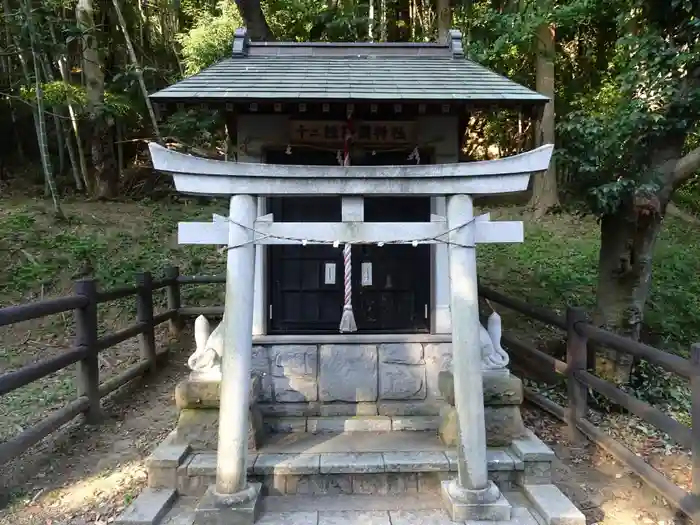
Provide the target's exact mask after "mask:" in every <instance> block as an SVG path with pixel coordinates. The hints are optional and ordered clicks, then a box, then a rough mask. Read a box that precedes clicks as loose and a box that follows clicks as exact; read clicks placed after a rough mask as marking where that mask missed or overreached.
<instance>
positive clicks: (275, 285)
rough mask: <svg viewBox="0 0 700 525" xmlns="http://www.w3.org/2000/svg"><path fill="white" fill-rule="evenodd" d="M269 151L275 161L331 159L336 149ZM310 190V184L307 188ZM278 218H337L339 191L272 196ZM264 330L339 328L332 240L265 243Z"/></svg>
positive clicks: (338, 279)
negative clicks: (321, 194) (325, 242)
mask: <svg viewBox="0 0 700 525" xmlns="http://www.w3.org/2000/svg"><path fill="white" fill-rule="evenodd" d="M294 149H295V152H294V154H292V155H287V154H285V153H284V152H277V153H268V155H267V161H268V162H270V163H274V164H305V165H334V164H337V163H336V161H335V155H334V154H331V153H329V154H325V152H313V151H304V150H302V149H300V148H294ZM309 193H310V194H312V193H313V189H312V188H310V189H309ZM268 212H269V213H272V214H273V219H274V220H275V221H278V222H338V221H340V220H341V199H340V197H279V198H270V199H269V204H268ZM268 250H269V251H268V265H267V267H268V279H269V280H268V301H269V304H268V308H269V312H270V319H269V326H268V332H269V333H271V334H275V333H277V334H280V333H298V334H303V333H328V332H332V333H337V332H338V326H339V324H340V316H341V315H342V310H343V257H342V250H341V249H338V248H333V246H331V245H312V244H309V245H307V246H300V245H273V246H268Z"/></svg>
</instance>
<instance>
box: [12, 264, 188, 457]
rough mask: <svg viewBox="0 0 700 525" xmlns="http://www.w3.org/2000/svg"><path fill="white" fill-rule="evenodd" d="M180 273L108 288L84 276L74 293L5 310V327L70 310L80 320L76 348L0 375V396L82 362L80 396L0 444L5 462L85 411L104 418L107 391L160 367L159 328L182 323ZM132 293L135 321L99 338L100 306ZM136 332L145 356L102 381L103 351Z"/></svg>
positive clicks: (171, 270) (88, 417)
mask: <svg viewBox="0 0 700 525" xmlns="http://www.w3.org/2000/svg"><path fill="white" fill-rule="evenodd" d="M178 277H179V274H178V269H177V268H174V267H173V268H168V269H166V272H165V276H164V278H163V279H161V280H159V281H154V280H153V278H152V276H151V274H150V273H148V272H144V273H140V274H138V275H137V276H136V284H135V285H133V286H124V287H121V288H115V289H113V290H108V291H99V290H98V289H97V282H96V281H95V280H94V279H83V280H80V281H77V282H76V283H75V285H74V293H73V295H71V296H69V297H61V298H58V299H49V300H46V301H41V302H37V303H29V304H23V305H19V306H10V307H7V308H2V309H0V327H3V326H8V325H11V324H15V323H20V322H23V321H29V320H32V319H38V318H41V317H47V316H50V315H55V314H59V313H62V312H70V311H72V312H73V315H74V319H75V337H74V340H73V346H72V348H71V349H69V350H67V351H65V352H63V353H61V354H59V355H57V356H54V357H51V358H48V359H44V360H41V361H38V362H36V363H31V364H28V365H25V366H23V367H22V368H19V369H18V370H13V371H11V372H6V373H4V374H2V375H0V397H2V396H3V395H5V394H7V393H9V392H12V391H13V390H16V389H18V388H21V387H23V386H26V385H29V384H30V383H33V382H34V381H37V380H39V379H41V378H44V377H46V376H48V375H50V374H53V373H56V372H58V371H60V370H62V369H64V368H66V367H68V366H70V365H72V364H74V363H77V364H78V371H77V377H76V380H77V384H78V398H77V399H76V400H75V401H72V402H70V403H68V404H67V405H66V406H64V407H62V408H60V409H58V410H56V411H54V412H53V413H52V414H51V415H49V416H48V417H46V418H45V419H43V420H42V421H41V422H39V423H37V424H36V425H34V426H32V427H30V428H28V429H25V430H23V431H22V432H21V433H20V434H19V435H17V436H15V437H14V438H12V439H10V440H8V441H5V442H3V443H0V465H2V464H3V463H5V462H7V461H9V460H11V459H13V458H15V457H17V456H19V455H20V454H22V453H23V452H25V451H26V450H27V449H28V448H29V447H31V446H32V445H34V444H36V443H37V442H39V441H40V440H41V439H43V438H45V437H46V436H48V435H49V434H51V433H52V432H54V431H56V430H57V429H58V428H59V427H61V426H62V425H65V424H66V423H68V422H70V421H71V420H72V419H74V418H75V417H77V416H79V415H80V414H83V415H84V416H85V420H86V422H88V423H97V422H99V421H100V420H101V419H102V417H103V414H102V406H101V399H102V398H103V397H104V396H106V395H107V394H109V393H111V392H113V391H115V390H116V389H118V388H120V387H122V386H124V385H125V384H126V383H128V382H129V381H132V380H133V379H135V378H137V377H140V376H142V375H144V374H146V373H147V372H153V371H155V369H156V363H157V361H158V359H159V358H160V357H161V356H162V355H163V354H165V353H166V351H162V352H158V351H157V350H156V341H155V327H156V326H158V325H160V324H161V323H164V322H170V328H171V330H172V331H173V332H176V331H177V330H178V329H179V327H180V317H179V315H178V309H179V306H180V288H179V282H178ZM163 288H166V289H167V290H166V293H167V310H166V311H165V312H163V313H160V314H157V315H156V314H154V304H153V292H154V291H156V290H161V289H163ZM132 296H135V298H136V323H135V324H134V325H132V326H129V327H127V328H124V329H123V330H120V331H118V332H114V333H111V334H107V335H103V336H101V337H100V336H99V335H98V318H97V314H98V312H97V309H98V306H99V305H100V304H102V303H106V302H108V301H114V300H117V299H123V298H126V297H132ZM132 337H138V338H139V343H140V347H141V360H140V361H139V362H138V363H136V364H134V365H132V366H131V367H129V368H128V369H127V370H125V371H124V372H122V373H121V374H119V375H117V376H115V377H113V378H111V379H109V380H107V381H105V382H103V383H100V373H99V364H98V363H99V361H98V354H99V353H100V352H102V351H104V350H106V349H108V348H111V347H113V346H115V345H117V344H119V343H121V342H122V341H126V340H127V339H131V338H132Z"/></svg>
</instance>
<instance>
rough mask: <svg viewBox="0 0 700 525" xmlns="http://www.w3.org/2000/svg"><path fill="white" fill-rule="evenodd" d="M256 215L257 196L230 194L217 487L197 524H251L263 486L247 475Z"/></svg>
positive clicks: (212, 489)
mask: <svg viewBox="0 0 700 525" xmlns="http://www.w3.org/2000/svg"><path fill="white" fill-rule="evenodd" d="M256 218H257V200H256V198H255V197H253V196H252V195H234V196H233V197H231V200H230V204H229V220H228V221H227V222H228V224H227V225H226V226H227V229H228V243H227V256H226V299H225V304H224V317H223V322H225V324H224V352H223V355H222V356H221V401H220V405H219V441H218V446H217V459H216V485H213V486H210V487H209V488H208V489H207V492H206V493H205V495H204V496H203V497H202V500H201V501H200V503H199V505H198V506H197V509H196V512H195V524H196V525H238V524H250V523H254V522H255V520H256V519H257V515H258V509H259V507H258V503H259V500H260V489H261V484H260V483H248V482H247V478H246V473H247V465H246V462H247V459H248V408H247V407H248V405H249V399H248V398H249V396H250V370H251V360H252V348H253V288H254V282H255V244H254V242H255V238H254V230H253V228H254V225H255V219H256Z"/></svg>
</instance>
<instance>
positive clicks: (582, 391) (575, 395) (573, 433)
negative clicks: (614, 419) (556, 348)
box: [566, 307, 588, 443]
mask: <svg viewBox="0 0 700 525" xmlns="http://www.w3.org/2000/svg"><path fill="white" fill-rule="evenodd" d="M578 322H587V318H586V312H585V311H584V310H583V309H582V308H574V307H568V308H567V309H566V327H567V329H566V332H567V333H566V375H567V381H566V386H567V393H568V401H569V407H568V409H567V411H566V418H567V424H568V426H569V429H568V431H569V439H570V440H571V441H572V442H574V443H580V442H583V441H584V437H583V435H582V434H581V432H580V431H579V429H578V422H579V421H581V420H583V419H585V418H586V413H587V412H588V387H587V386H586V385H584V384H583V383H581V382H580V381H579V380H578V379H576V377H575V375H574V374H575V372H580V371H583V372H585V371H586V368H587V363H586V361H587V360H588V349H587V346H588V344H587V343H588V340H587V338H586V337H584V336H582V335H581V334H579V333H578V332H577V331H576V326H575V325H576V323H578Z"/></svg>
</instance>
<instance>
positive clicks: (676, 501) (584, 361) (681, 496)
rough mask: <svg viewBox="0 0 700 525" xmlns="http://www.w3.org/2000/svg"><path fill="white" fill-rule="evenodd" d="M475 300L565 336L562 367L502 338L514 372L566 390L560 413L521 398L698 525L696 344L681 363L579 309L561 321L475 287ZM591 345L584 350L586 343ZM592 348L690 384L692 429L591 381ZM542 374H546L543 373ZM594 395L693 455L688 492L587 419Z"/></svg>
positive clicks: (537, 398) (533, 397) (542, 401)
mask: <svg viewBox="0 0 700 525" xmlns="http://www.w3.org/2000/svg"><path fill="white" fill-rule="evenodd" d="M479 295H480V296H482V297H484V298H486V299H488V300H490V301H493V302H495V303H498V304H501V305H502V306H505V307H507V308H509V309H511V310H514V311H516V312H518V313H520V314H522V315H524V316H526V317H529V318H531V319H535V320H537V321H540V322H543V323H545V324H548V325H552V326H555V327H557V328H560V329H562V330H565V331H566V362H565V361H561V360H559V359H556V358H555V357H553V356H551V355H549V354H546V353H544V352H542V351H540V350H537V349H536V348H533V347H531V346H530V345H527V344H525V343H522V342H520V341H517V340H515V339H514V338H513V337H510V336H508V335H504V337H503V344H504V346H505V347H506V349H507V350H508V352H509V354H510V356H511V359H512V360H513V364H514V366H517V367H518V368H520V369H521V370H524V371H527V369H528V368H529V367H528V366H527V365H533V364H535V365H536V367H537V368H534V367H532V368H530V370H537V371H538V374H537V379H538V380H542V379H544V380H545V381H546V382H548V383H550V384H551V383H558V382H560V381H563V382H565V383H566V388H567V404H568V406H567V407H566V408H565V407H562V406H560V405H559V404H557V403H555V402H554V401H552V400H551V399H548V398H546V397H545V396H543V395H542V394H540V393H538V392H535V391H533V390H532V389H529V388H526V389H525V397H526V398H527V399H528V400H529V401H531V402H532V403H534V404H535V405H537V406H539V407H540V408H542V409H543V410H545V411H547V412H549V413H550V414H552V415H554V416H555V417H557V418H559V419H560V420H562V421H564V422H566V423H567V424H568V427H569V431H570V433H571V435H572V438H574V439H577V438H579V437H581V436H582V435H583V436H585V437H587V438H588V439H590V440H591V441H592V442H593V443H595V444H597V445H598V446H600V447H601V448H603V449H604V450H606V451H607V452H608V453H610V454H611V455H612V456H614V457H615V458H617V459H618V460H619V461H620V462H622V463H624V464H625V465H626V466H627V467H628V468H629V469H630V470H632V471H633V472H634V473H635V474H637V475H638V476H639V477H640V478H642V479H643V480H644V481H645V482H646V483H647V484H648V485H650V486H651V487H652V488H654V489H655V490H656V491H657V492H659V493H660V494H661V495H662V496H663V497H664V498H666V500H668V501H669V502H670V503H671V504H672V505H674V506H675V507H676V508H677V509H680V510H681V511H683V512H684V513H685V514H686V515H687V516H688V517H690V518H691V519H692V520H693V521H694V522H695V523H699V524H700V344H695V345H692V347H691V358H690V359H683V358H682V357H679V356H677V355H674V354H670V353H668V352H664V351H663V350H659V349H658V348H654V347H652V346H649V345H645V344H642V343H638V342H636V341H633V340H631V339H627V338H625V337H621V336H619V335H617V334H614V333H611V332H608V331H606V330H603V329H601V328H598V327H596V326H594V325H592V324H590V323H589V322H588V320H587V319H586V315H585V313H584V312H583V310H581V309H580V308H572V307H569V308H567V312H566V316H565V317H561V316H558V315H556V314H555V313H554V312H549V311H547V310H544V309H542V308H538V307H534V306H531V305H530V304H528V303H525V302H524V301H519V300H517V299H513V298H510V297H506V296H504V295H502V294H500V293H498V292H495V291H493V290H490V289H488V288H487V287H484V286H479ZM589 342H590V343H593V344H591V345H589V344H588V343H589ZM594 345H601V346H606V347H609V348H611V349H613V350H617V351H619V352H626V353H628V354H631V355H633V356H635V357H637V358H640V359H645V360H647V361H649V362H652V363H655V364H656V365H659V366H661V367H662V368H664V369H665V370H668V371H670V372H672V373H674V374H677V375H679V376H681V377H684V378H687V379H690V387H691V392H692V413H691V419H692V425H691V427H687V426H685V425H683V424H682V423H680V422H678V421H676V420H675V419H673V418H672V417H670V416H668V415H667V414H665V413H664V412H662V411H661V410H659V409H658V408H656V407H654V406H651V405H649V404H648V403H645V402H644V401H642V400H640V399H637V398H635V397H634V396H631V395H630V394H628V393H627V392H624V391H622V390H620V389H619V388H618V387H617V386H616V385H614V384H612V383H610V382H608V381H606V380H604V379H601V378H600V377H597V376H596V375H594V373H593V372H594V367H595V362H594V354H593V353H592V349H593V348H594ZM543 369H546V370H544V372H542V371H543ZM589 389H590V390H592V391H595V392H598V393H599V394H601V395H603V396H604V397H606V398H608V399H609V400H610V401H612V402H613V403H615V404H617V405H619V406H621V407H622V408H624V409H626V410H628V411H629V412H631V413H632V414H635V415H636V416H637V417H639V418H640V419H642V420H644V421H646V422H647V423H649V424H650V425H653V426H654V427H656V428H657V429H659V430H661V431H663V432H665V433H666V434H668V435H669V436H670V437H671V438H672V439H673V440H674V441H676V442H677V443H678V444H680V445H681V446H683V447H685V448H687V449H689V450H690V451H691V453H692V460H693V464H692V489H691V492H690V493H688V492H686V491H685V490H683V489H681V488H680V487H678V486H677V485H675V484H674V483H673V482H672V481H671V480H669V479H668V478H667V477H666V476H665V475H664V474H663V473H661V472H659V471H658V470H656V469H655V468H653V467H652V466H651V465H649V464H648V463H647V462H646V461H644V460H643V459H642V458H640V457H639V456H637V455H636V454H635V453H634V452H632V451H631V450H630V449H628V448H627V447H626V446H624V445H623V444H622V443H620V442H619V441H617V440H615V439H614V438H612V437H611V436H609V435H608V434H606V433H605V432H604V431H603V430H601V429H600V428H598V427H596V426H595V425H594V424H593V423H591V422H590V421H589V420H588V419H587V412H588V391H589Z"/></svg>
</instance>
